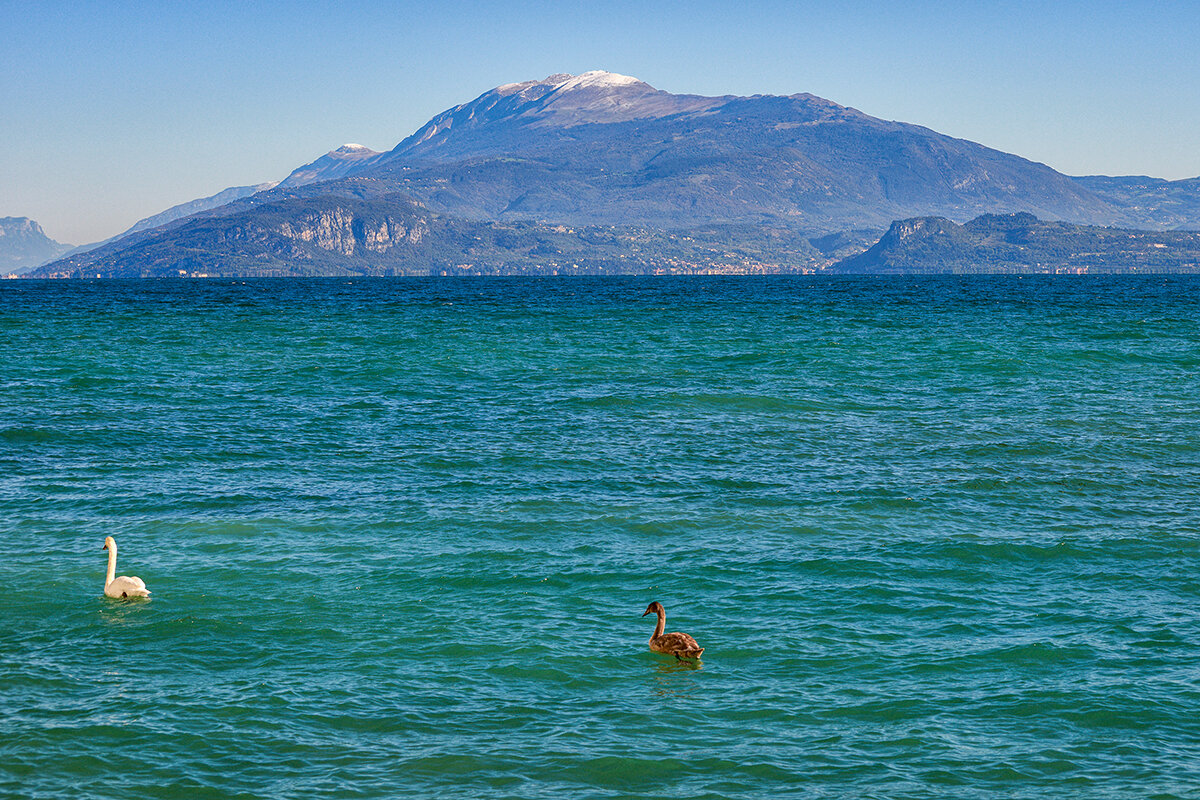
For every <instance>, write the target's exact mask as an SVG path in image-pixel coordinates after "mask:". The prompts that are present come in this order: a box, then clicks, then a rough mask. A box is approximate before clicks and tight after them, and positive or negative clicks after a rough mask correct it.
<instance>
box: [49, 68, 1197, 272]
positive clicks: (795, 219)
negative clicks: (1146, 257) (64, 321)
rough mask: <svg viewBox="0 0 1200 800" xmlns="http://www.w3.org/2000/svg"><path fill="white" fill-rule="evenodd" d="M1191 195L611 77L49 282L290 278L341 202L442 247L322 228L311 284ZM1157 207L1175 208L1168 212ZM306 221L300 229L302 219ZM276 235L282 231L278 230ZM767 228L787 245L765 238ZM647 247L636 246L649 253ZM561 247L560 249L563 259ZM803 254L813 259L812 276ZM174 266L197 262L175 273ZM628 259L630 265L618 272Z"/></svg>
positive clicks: (298, 180)
mask: <svg viewBox="0 0 1200 800" xmlns="http://www.w3.org/2000/svg"><path fill="white" fill-rule="evenodd" d="M1197 180H1198V181H1200V179H1197ZM1106 181H1107V182H1106ZM1139 181H1140V182H1139ZM1188 183H1189V182H1186V181H1185V182H1175V184H1171V185H1170V186H1168V187H1166V188H1164V187H1161V186H1158V185H1157V184H1154V183H1153V181H1152V180H1151V179H1145V180H1144V181H1142V180H1141V179H1102V178H1090V177H1085V178H1071V177H1068V176H1065V175H1062V174H1060V173H1058V172H1055V171H1054V170H1052V169H1051V168H1049V167H1047V166H1045V165H1044V164H1037V163H1034V162H1031V161H1028V160H1026V159H1023V158H1020V157H1019V156H1015V155H1011V154H1007V153H1002V152H1000V151H997V150H992V149H990V148H987V147H984V146H983V145H979V144H976V143H974V142H969V141H965V140H962V139H955V138H952V137H949V136H945V135H943V134H940V133H937V132H935V131H932V130H930V129H928V128H923V127H920V126H917V125H911V124H908V123H902V122H889V121H886V120H881V119H877V118H875V117H871V116H869V115H867V114H864V113H862V112H861V111H858V110H856V109H853V108H848V107H845V106H840V105H838V104H836V103H833V102H830V101H828V100H824V99H822V98H819V97H816V96H814V95H811V94H795V95H789V96H786V97H780V96H770V95H754V96H751V97H736V96H720V97H705V96H700V95H676V94H671V93H668V92H664V91H660V90H658V89H655V88H654V87H652V86H650V85H649V84H647V83H645V82H643V81H640V80H638V79H636V78H632V77H629V76H625V75H618V74H616V73H611V72H600V71H594V72H586V73H584V74H582V75H574V76H573V75H565V74H564V75H552V76H550V77H549V78H546V79H545V80H541V81H525V82H522V83H512V84H505V85H502V86H498V87H496V88H495V89H492V90H490V91H487V92H484V93H483V94H481V95H480V96H479V97H477V98H475V99H474V100H472V101H470V102H468V103H464V104H462V105H459V106H455V107H454V108H451V109H448V110H447V111H445V112H443V113H441V114H439V115H437V116H436V117H434V118H433V119H432V120H430V121H429V122H428V123H426V124H425V125H423V126H422V127H421V128H419V129H418V130H417V131H416V132H415V133H413V134H412V135H411V136H408V137H407V138H405V139H403V140H402V141H400V142H399V143H398V144H397V145H396V146H395V147H394V148H393V149H392V150H390V151H388V152H386V153H377V152H375V151H372V150H370V149H368V148H365V147H362V146H361V145H344V146H342V147H340V148H338V149H336V150H333V151H331V152H329V153H327V154H325V155H324V156H322V157H320V158H318V159H316V160H315V161H313V162H311V163H309V164H306V165H304V166H302V167H299V168H297V169H296V170H294V171H293V172H292V173H291V174H290V175H289V176H288V177H287V178H286V179H285V180H284V181H282V182H281V183H280V184H279V185H278V186H276V187H274V188H271V189H267V190H265V191H257V192H254V193H252V194H249V195H247V196H245V197H242V198H240V199H236V200H234V201H233V202H231V203H227V204H224V205H219V206H215V207H210V208H207V209H205V210H202V211H199V212H198V213H196V214H194V215H192V216H191V217H185V218H183V219H175V220H173V221H170V222H168V223H167V224H165V225H162V226H160V227H158V228H154V229H147V230H142V231H138V232H135V233H132V234H130V235H128V236H126V237H125V238H123V239H121V240H119V241H117V242H110V243H108V244H107V245H106V246H104V247H101V248H97V249H96V250H94V251H92V252H91V253H84V254H79V255H76V254H73V255H72V256H71V257H70V258H68V259H65V260H64V261H62V262H60V263H57V264H54V265H49V266H48V267H47V268H45V269H43V270H40V271H39V274H43V273H44V274H79V275H87V274H94V273H97V272H98V273H99V274H108V273H111V274H160V273H161V271H162V270H164V269H166V270H169V269H175V270H176V272H177V273H178V272H179V271H183V272H184V273H186V274H190V273H192V272H209V273H213V272H214V271H215V272H220V273H221V274H226V272H225V271H226V270H227V269H229V268H230V266H229V265H231V264H235V263H236V264H238V265H240V266H239V267H238V268H239V269H243V268H244V269H251V268H260V267H261V268H264V269H265V268H266V267H265V266H264V265H266V264H268V263H270V264H272V265H274V266H271V267H270V269H271V270H278V269H283V267H280V266H279V263H282V262H279V263H277V259H278V258H279V257H280V254H281V253H285V252H288V251H289V248H290V247H293V245H294V242H293V244H291V245H285V244H284V243H282V242H277V244H278V246H275V245H268V244H267V242H268V241H276V237H278V236H282V237H283V238H284V239H288V238H289V235H288V234H286V233H284V229H285V227H286V228H287V230H290V231H293V232H295V231H298V230H301V229H303V230H309V228H308V227H306V226H308V225H310V223H308V222H305V223H304V224H303V225H300V221H301V219H305V220H307V219H309V217H308V216H305V215H309V214H310V212H312V211H313V209H314V208H325V209H328V208H331V207H334V206H336V207H339V208H342V209H344V210H345V213H346V214H349V216H348V217H347V216H343V217H342V219H343V221H345V220H349V222H348V223H347V224H350V225H351V227H352V228H353V229H354V230H366V229H368V228H370V226H372V225H375V224H377V223H379V221H380V220H383V219H408V218H409V215H410V214H429V215H431V216H430V217H429V219H431V220H435V222H431V223H430V224H431V227H430V235H431V236H433V240H435V241H436V242H437V246H436V247H434V248H433V249H432V250H430V251H429V252H428V253H427V254H426V255H425V256H422V257H421V258H423V259H424V261H422V260H420V259H417V260H415V261H411V262H410V261H407V260H404V259H400V261H396V262H395V263H394V264H392V265H391V266H387V265H384V264H382V262H381V263H380V264H376V263H374V262H373V261H372V259H375V260H376V261H378V260H379V259H380V258H381V256H379V254H378V253H374V252H373V251H371V250H370V249H369V248H364V247H362V246H356V249H355V250H354V251H353V252H351V253H344V252H341V251H340V250H339V249H338V247H340V246H341V245H337V246H334V247H333V248H332V249H331V250H330V249H324V248H323V246H322V245H320V244H319V242H321V241H327V239H326V238H325V237H324V236H323V235H322V234H321V233H320V232H319V231H318V230H317V229H316V228H313V229H312V230H311V231H310V233H311V236H312V237H313V238H311V239H310V240H305V241H308V242H309V243H310V244H311V243H312V242H317V244H314V245H312V246H313V247H317V248H318V250H322V252H324V253H325V254H326V255H329V257H328V258H326V256H325V255H322V254H321V253H318V252H317V251H316V250H309V249H306V248H307V247H308V245H305V246H304V247H301V248H300V249H301V250H303V251H304V252H305V253H307V255H304V256H300V255H298V256H297V258H302V260H303V259H307V261H308V262H309V264H308V266H306V267H304V268H305V269H307V268H309V267H312V268H313V269H318V270H321V271H324V272H323V274H328V273H329V272H330V271H331V270H332V271H336V270H338V269H342V270H346V271H348V272H362V273H363V274H367V273H372V271H378V270H386V269H392V268H393V267H394V268H395V269H401V270H409V269H410V268H411V269H429V270H433V271H438V270H441V269H442V268H443V266H444V265H446V264H450V265H451V266H453V265H455V264H458V263H461V264H476V262H475V261H474V260H472V259H473V258H474V257H475V256H477V255H480V251H479V250H478V248H473V246H471V245H470V244H469V242H467V240H462V239H456V238H455V236H453V235H448V236H447V237H446V238H445V239H444V240H442V239H438V238H437V236H435V235H434V234H435V233H437V232H438V231H441V230H456V231H464V230H468V229H471V230H475V233H474V234H472V235H478V236H479V237H480V239H481V240H482V241H489V242H493V244H494V248H493V249H492V250H489V251H488V253H487V254H486V256H487V257H486V258H485V259H484V260H483V262H480V263H484V262H486V263H488V264H492V265H497V264H502V265H507V266H504V267H503V268H504V269H510V268H511V269H518V266H515V265H517V263H518V260H519V257H527V256H528V252H526V251H527V249H528V248H525V247H524V245H516V246H514V247H513V248H512V249H511V250H510V251H505V245H504V244H503V243H504V242H508V241H513V240H512V238H511V237H509V236H508V235H507V234H501V233H498V231H500V230H501V229H502V228H504V226H511V225H514V224H516V223H521V224H522V225H524V227H523V228H522V230H523V231H524V232H523V233H522V236H526V234H528V235H533V236H541V235H543V234H545V235H547V236H549V234H547V233H546V231H548V230H550V229H552V228H555V227H556V226H557V227H561V226H567V227H570V228H572V229H577V230H583V229H597V230H598V229H604V228H611V229H614V230H616V229H620V230H622V231H627V232H628V231H638V230H641V231H650V230H655V231H658V232H659V233H662V234H664V235H665V234H667V233H668V232H670V235H677V234H681V235H683V236H684V237H685V238H686V237H687V236H689V233H688V232H692V231H696V230H699V229H704V230H706V231H708V233H705V234H704V235H702V236H701V237H700V239H701V240H703V241H704V242H705V245H704V246H705V247H708V246H709V245H713V246H717V245H719V244H720V242H718V241H716V240H714V239H712V238H711V236H713V235H715V234H716V232H718V231H720V232H721V235H723V236H725V237H727V240H728V243H729V244H730V247H729V254H730V257H731V258H733V259H735V260H736V259H740V258H743V257H745V258H748V259H750V262H749V263H754V264H758V263H763V264H776V266H779V267H780V268H781V269H784V270H792V269H801V268H804V269H807V268H809V267H811V266H812V265H814V264H820V263H821V260H822V259H827V261H828V263H832V259H833V258H835V257H841V256H843V255H846V254H847V252H848V251H847V250H846V249H845V248H846V247H849V246H850V244H849V243H851V242H858V243H859V244H858V246H860V247H863V248H865V247H866V244H867V243H868V242H867V241H866V240H865V238H864V237H865V235H866V234H865V233H864V232H865V231H871V230H875V231H880V232H882V231H884V230H885V229H887V228H888V226H889V225H890V224H891V223H892V221H893V220H896V219H912V218H917V217H941V218H944V219H946V220H948V221H953V222H955V223H961V222H965V221H967V220H970V219H972V218H974V217H978V216H980V215H982V214H1011V213H1017V212H1029V213H1032V214H1034V215H1035V216H1038V217H1041V218H1046V219H1055V220H1064V221H1067V222H1070V223H1074V224H1086V225H1115V226H1127V227H1135V226H1137V225H1138V224H1147V225H1150V224H1153V226H1154V227H1160V228H1165V227H1189V226H1191V227H1200V202H1195V198H1194V195H1191V194H1189V192H1193V191H1194V190H1193V189H1192V188H1191V187H1190V186H1189V185H1188ZM1189 197H1190V198H1192V199H1191V200H1189V199H1188V198H1189ZM1155 198H1160V199H1161V202H1162V206H1161V207H1159V206H1154V205H1153V203H1154V202H1155ZM268 208H269V209H270V210H269V212H268V211H266V210H263V209H268ZM414 208H416V209H420V211H413V209H414ZM290 213H294V214H297V215H300V216H298V217H297V219H296V220H293V221H292V222H291V223H288V222H287V220H286V219H285V216H286V215H287V214H290ZM285 223H286V224H285ZM485 223H486V225H485ZM339 224H340V223H339ZM472 224H475V225H484V227H476V228H473V229H472V228H471V227H470V226H471V225H472ZM270 225H274V226H275V228H274V229H271V230H268V229H267V228H266V227H263V226H270ZM356 225H357V226H358V227H357V228H355V227H354V226H356ZM487 225H490V226H491V227H487ZM223 226H224V228H225V229H227V230H225V233H221V231H222V230H223ZM247 226H249V227H247ZM297 226H299V227H297ZM364 226H365V227H364ZM317 227H318V228H319V227H320V226H317ZM760 228H766V229H769V230H771V231H775V232H777V235H776V234H771V236H765V235H764V234H763V233H762V231H761V230H759V229H760ZM846 232H849V233H846ZM356 235H357V234H356ZM626 235H627V234H625V233H622V234H621V236H622V237H625V236H626ZM640 235H641V234H636V233H628V236H629V237H632V239H631V241H632V240H636V239H637V237H638V236H640ZM559 236H560V235H559V234H555V235H554V236H550V239H549V240H548V241H551V242H557V243H559V244H562V243H561V242H560V241H559V239H558V238H556V237H559ZM356 241H357V240H356ZM522 241H524V240H523V239H522ZM676 241H678V239H677V240H676ZM768 241H774V242H776V243H779V242H783V241H787V242H791V243H793V244H790V245H788V246H787V247H788V248H791V249H786V248H785V249H784V250H783V251H781V252H780V254H778V257H775V256H773V255H772V254H770V253H759V255H761V256H764V257H763V258H758V256H754V255H753V253H755V252H758V251H756V250H755V248H756V247H758V246H759V245H760V244H761V243H763V242H768ZM454 242H458V243H459V244H462V245H463V246H464V247H465V250H464V251H463V253H462V254H461V255H462V257H461V258H460V259H458V260H457V261H456V260H455V257H454V255H453V253H452V251H451V249H449V248H452V247H453V246H454ZM464 242H467V243H466V244H464ZM655 242H656V244H655V247H656V248H657V250H656V255H654V256H653V258H651V259H650V261H652V262H654V263H660V262H661V263H673V262H672V259H674V260H676V261H679V263H680V264H685V265H687V268H689V269H692V268H696V269H703V268H706V267H703V265H704V264H709V265H710V266H714V268H722V269H723V268H724V267H722V266H721V264H720V263H719V259H717V260H708V261H706V260H705V259H699V260H689V259H690V258H691V256H690V255H689V254H687V253H683V254H682V255H681V254H680V252H679V251H678V248H677V244H676V243H672V242H671V240H670V239H665V238H661V237H659V238H657V239H655ZM751 242H757V243H758V244H753V245H751V244H748V243H751ZM822 242H823V243H826V244H825V245H822V244H819V243H822ZM800 243H805V244H803V245H801V244H800ZM294 246H295V247H300V246H299V245H294ZM546 246H547V247H549V248H550V249H551V250H561V249H562V248H560V247H558V246H557V244H555V245H553V246H552V245H551V244H547V245H546ZM743 246H746V247H748V248H749V249H748V250H745V249H742V248H743ZM406 247H407V246H406ZM571 248H572V245H569V244H568V245H567V246H566V250H565V251H564V252H571V251H572V250H571ZM813 248H815V250H813ZM485 249H486V248H485ZM402 250H403V248H401V249H400V250H394V251H392V250H389V252H391V253H392V255H391V256H389V257H388V258H389V259H391V258H393V257H395V258H400V256H399V255H398V254H399V253H401V251H402ZM502 251H505V252H502ZM802 251H803V253H804V255H803V256H801V252H802ZM296 252H300V251H296ZM523 253H524V254H525V255H524V256H522V255H521V254H523ZM172 254H174V255H172ZM330 254H335V255H330ZM630 255H631V252H626V253H624V254H623V256H624V257H625V258H628V257H629V256H630ZM642 255H646V251H642ZM405 258H407V257H405ZM705 258H707V256H706V257H705ZM756 258H758V260H757V261H755V259H756ZM804 258H811V259H812V260H810V261H807V262H804V263H805V264H807V266H803V267H802V266H801V261H802V260H803V259H804ZM655 259H658V261H655ZM681 259H682V260H681ZM387 260H388V259H384V261H387ZM175 262H178V263H179V264H180V265H182V266H178V267H169V266H168V265H170V264H173V263H175ZM401 262H403V263H401ZM535 262H536V263H535V264H534V265H533V266H530V267H529V268H530V269H535V270H536V269H542V268H545V269H549V270H553V269H557V268H559V267H563V266H564V265H563V264H560V263H558V262H557V261H555V260H554V259H549V258H548V259H543V260H537V259H535ZM388 263H389V264H391V262H390V261H389V262H388ZM597 263H598V262H597ZM629 263H631V262H628V261H625V262H621V261H619V260H618V261H615V262H612V264H611V265H610V266H609V267H605V269H610V268H611V269H616V268H618V267H620V268H624V267H625V266H627V265H628V264H629ZM418 264H420V265H421V266H417V265H418ZM538 265H541V266H538ZM555 265H557V266H555ZM93 266H95V267H96V269H93ZM476 266H478V265H477V264H476ZM566 266H568V267H569V266H570V265H566ZM643 266H644V265H643ZM472 268H475V267H472ZM495 268H496V269H500V267H495ZM524 268H525V267H519V269H524ZM639 268H641V267H639ZM655 268H657V267H655ZM757 268H758V267H757V266H755V267H752V269H757ZM487 269H492V267H487ZM748 269H751V268H750V267H748Z"/></svg>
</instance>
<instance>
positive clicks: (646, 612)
mask: <svg viewBox="0 0 1200 800" xmlns="http://www.w3.org/2000/svg"><path fill="white" fill-rule="evenodd" d="M649 613H650V609H648V608H647V609H646V611H645V613H643V614H642V616H643V617H644V616H646V614H649Z"/></svg>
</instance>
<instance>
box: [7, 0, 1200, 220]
mask: <svg viewBox="0 0 1200 800" xmlns="http://www.w3.org/2000/svg"><path fill="white" fill-rule="evenodd" d="M1197 42H1200V7H1198V6H1196V5H1195V4H1191V3H1186V2H1156V3H1149V2H1145V3H1143V2H1125V3H1106V2H1092V3H1082V2H1078V3H1077V2H1058V3H1055V2H1045V0H1043V2H1038V3H1030V2H994V3H974V2H963V3H942V2H925V3H922V2H912V3H904V2H898V1H897V2H891V3H884V2H853V1H850V2H843V3H815V2H814V3H810V2H763V3H753V2H747V3H742V4H733V3H728V2H721V3H717V2H705V0H693V1H692V2H686V3H684V2H680V3H675V2H659V3H654V2H623V1H622V0H607V1H605V0H597V2H570V1H567V2H540V1H539V0H532V1H531V2H524V3H487V4H484V3H469V2H459V1H458V0H440V1H431V0H423V2H419V3H416V2H394V3H384V2H353V1H351V2H339V3H318V2H293V3H283V2H271V1H270V0H259V2H248V1H247V0H242V1H241V2H237V3H227V2H221V0H213V1H212V2H206V3H199V2H197V3H177V2H170V0H167V1H166V2H155V3H148V2H147V3H133V2H120V1H119V0H114V1H113V2H104V3H99V2H87V1H86V0H81V1H77V2H71V3H58V2H53V1H52V0H51V1H48V2H14V0H0V144H2V147H0V216H28V217H32V218H33V219H36V220H38V221H39V222H41V223H42V225H43V227H44V228H45V229H46V231H47V233H48V234H49V235H50V236H52V237H53V238H55V239H58V240H60V241H68V242H73V243H83V242H87V241H94V240H96V239H100V238H104V237H106V236H110V235H112V234H115V233H118V232H120V231H122V230H124V229H125V228H127V227H128V226H129V225H131V224H133V223H134V222H135V221H137V220H138V219H140V218H142V217H145V216H148V215H150V214H153V213H156V212H158V211H161V210H163V209H164V208H167V207H168V206H171V205H174V204H176V203H180V202H184V201H187V200H191V199H194V198H196V197H201V196H204V195H208V194H212V193H214V192H216V191H219V190H220V189H223V188H225V187H227V186H237V185H244V184H251V183H259V182H263V181H267V180H278V179H280V178H283V177H284V176H285V175H286V174H287V173H288V172H290V171H291V170H292V169H293V168H294V167H296V166H299V165H300V164H302V163H305V162H307V161H311V160H312V159H313V158H316V157H317V156H319V155H320V154H322V153H324V152H326V151H328V150H330V149H333V148H334V147H337V146H338V145H341V144H343V143H346V142H358V143H361V144H364V145H367V146H368V147H372V148H374V149H376V150H383V149H388V148H391V147H392V146H393V145H395V144H396V142H398V141H400V139H402V138H404V137H405V136H406V135H408V134H409V133H411V132H412V131H413V130H414V129H416V128H417V127H418V126H420V125H421V124H422V123H423V122H425V121H426V120H427V119H428V118H429V117H431V116H433V115H434V114H436V113H437V112H439V111H441V110H443V109H445V108H448V107H450V106H453V105H457V104H458V103H462V102H465V101H467V100H470V99H471V98H473V97H475V96H477V95H478V94H480V93H481V92H483V91H486V90H487V89H489V88H491V87H492V86H495V85H498V84H501V83H508V82H513V81H519V80H527V79H532V78H543V77H545V76H546V75H549V74H551V73H555V72H573V73H578V72H583V71H586V70H589V69H607V70H612V71H614V72H621V73H624V74H627V75H634V76H636V77H639V78H641V79H642V80H645V81H647V82H648V83H650V84H652V85H654V86H656V87H658V88H660V89H665V90H668V91H671V92H680V93H695V94H756V93H762V94H792V93H795V92H812V93H814V94H817V95H820V96H822V97H826V98H828V99H830V100H833V101H835V102H838V103H842V104H844V105H850V106H854V107H855V108H858V109H860V110H862V111H865V112H866V113H868V114H872V115H874V116H878V117H883V118H885V119H898V120H903V121H906V122H914V123H918V124H921V125H926V126H928V127H930V128H933V129H935V130H938V131H941V132H943V133H947V134H950V135H952V136H958V137H962V138H966V139H972V140H974V141H978V142H981V143H983V144H985V145H988V146H990V147H995V148H998V149H1001V150H1005V151H1008V152H1012V153H1016V154H1018V155H1021V156H1024V157H1026V158H1030V159H1033V160H1035V161H1042V162H1045V163H1047V164H1049V165H1050V166H1052V167H1054V168H1055V169H1058V170H1059V171H1061V172H1065V173H1067V174H1072V175H1078V174H1109V175H1128V174H1146V175H1154V176H1157V177H1165V178H1172V179H1175V178H1184V177H1194V176H1197V175H1200V56H1198V55H1197Z"/></svg>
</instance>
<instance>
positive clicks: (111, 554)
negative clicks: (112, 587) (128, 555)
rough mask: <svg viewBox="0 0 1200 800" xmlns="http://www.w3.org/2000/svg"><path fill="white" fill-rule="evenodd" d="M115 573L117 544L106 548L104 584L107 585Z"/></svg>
mask: <svg viewBox="0 0 1200 800" xmlns="http://www.w3.org/2000/svg"><path fill="white" fill-rule="evenodd" d="M116 575H117V546H116V545H115V544H114V545H113V546H112V547H110V548H108V574H107V575H105V576H104V585H105V586H108V585H109V584H110V583H112V582H113V578H115V577H116Z"/></svg>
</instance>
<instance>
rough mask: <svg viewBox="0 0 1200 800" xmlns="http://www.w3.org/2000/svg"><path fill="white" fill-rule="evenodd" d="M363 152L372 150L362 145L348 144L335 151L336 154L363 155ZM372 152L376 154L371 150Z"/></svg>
mask: <svg viewBox="0 0 1200 800" xmlns="http://www.w3.org/2000/svg"><path fill="white" fill-rule="evenodd" d="M363 150H371V148H369V147H364V146H362V145H361V144H353V143H347V144H344V145H342V146H341V147H339V148H338V149H337V150H335V151H334V152H335V153H361V152H362V151H363ZM371 152H374V151H373V150H371Z"/></svg>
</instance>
